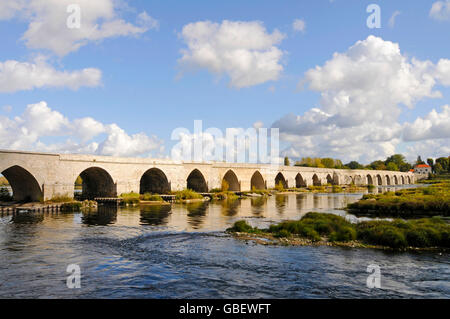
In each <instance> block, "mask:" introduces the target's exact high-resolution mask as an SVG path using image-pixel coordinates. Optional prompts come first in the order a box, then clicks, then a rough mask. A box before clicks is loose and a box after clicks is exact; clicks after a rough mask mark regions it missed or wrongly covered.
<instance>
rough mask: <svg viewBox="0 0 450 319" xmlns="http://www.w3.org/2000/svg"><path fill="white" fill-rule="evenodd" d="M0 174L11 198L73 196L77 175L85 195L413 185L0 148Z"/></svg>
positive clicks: (386, 175) (337, 174)
mask: <svg viewBox="0 0 450 319" xmlns="http://www.w3.org/2000/svg"><path fill="white" fill-rule="evenodd" d="M0 173H1V174H2V175H3V176H5V177H6V179H7V180H8V181H9V183H10V185H11V187H12V189H13V194H14V198H15V199H16V200H39V199H42V198H43V199H45V200H47V199H51V198H52V197H54V196H58V195H65V196H73V194H74V183H75V180H76V179H77V177H78V176H81V178H82V180H83V186H82V187H83V195H84V196H86V197H88V198H95V197H114V196H117V195H120V194H122V193H128V192H131V191H134V192H140V193H146V192H151V193H166V192H168V191H176V190H182V189H185V188H190V189H193V190H195V191H197V192H208V191H210V190H211V189H213V188H221V185H222V181H223V180H225V181H226V182H227V183H228V185H229V190H231V191H249V190H251V189H253V188H254V189H266V188H273V187H275V185H277V184H279V183H282V184H283V186H284V187H285V188H287V187H305V186H310V185H325V184H328V183H330V184H333V185H344V184H351V183H354V184H356V185H367V184H373V185H400V184H413V183H414V182H415V178H414V174H413V173H410V172H393V171H375V170H348V169H331V168H312V167H297V166H274V165H270V164H243V163H225V162H201V163H194V162H189V163H188V162H181V161H180V162H177V161H173V160H168V159H153V158H126V157H112V156H97V155H77V154H51V153H38V152H25V151H9V150H0Z"/></svg>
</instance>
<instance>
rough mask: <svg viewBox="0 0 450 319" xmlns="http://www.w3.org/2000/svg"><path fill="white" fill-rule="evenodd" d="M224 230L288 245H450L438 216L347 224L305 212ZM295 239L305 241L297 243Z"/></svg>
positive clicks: (447, 228) (449, 234) (449, 236)
mask: <svg viewBox="0 0 450 319" xmlns="http://www.w3.org/2000/svg"><path fill="white" fill-rule="evenodd" d="M227 231H228V232H231V233H247V234H252V235H256V237H258V236H262V237H265V238H273V239H283V240H284V242H285V243H286V242H287V243H288V244H289V243H291V244H314V243H316V244H328V243H335V244H337V245H340V244H343V243H351V245H352V246H353V247H367V246H368V245H369V247H379V248H392V249H406V248H450V225H449V224H448V223H447V222H445V221H444V220H442V219H441V218H439V217H433V218H424V219H417V220H413V221H403V220H393V221H369V222H361V223H359V224H351V223H349V222H348V221H346V220H345V219H344V218H343V217H340V216H337V215H333V214H324V213H308V214H306V215H305V216H304V217H303V218H302V219H300V220H297V221H285V222H281V223H279V224H275V225H271V226H270V227H269V228H268V229H258V228H255V227H252V226H250V225H249V224H247V222H245V221H242V220H241V221H238V222H236V223H235V224H234V225H233V227H231V228H229V229H227ZM298 239H306V240H307V241H300V242H299V241H298Z"/></svg>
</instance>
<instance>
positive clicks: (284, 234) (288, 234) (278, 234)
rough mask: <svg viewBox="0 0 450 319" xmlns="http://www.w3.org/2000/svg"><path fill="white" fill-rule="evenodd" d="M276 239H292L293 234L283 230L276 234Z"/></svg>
mask: <svg viewBox="0 0 450 319" xmlns="http://www.w3.org/2000/svg"><path fill="white" fill-rule="evenodd" d="M274 237H277V238H282V237H291V233H290V232H288V231H287V230H286V229H282V230H280V231H279V232H277V233H275V235H274Z"/></svg>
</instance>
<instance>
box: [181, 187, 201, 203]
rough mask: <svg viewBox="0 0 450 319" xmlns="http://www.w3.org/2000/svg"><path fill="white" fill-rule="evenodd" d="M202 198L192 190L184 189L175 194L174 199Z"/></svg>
mask: <svg viewBox="0 0 450 319" xmlns="http://www.w3.org/2000/svg"><path fill="white" fill-rule="evenodd" d="M200 198H203V196H202V195H201V194H199V193H197V192H196V191H193V190H192V189H189V188H187V189H184V190H182V191H178V192H175V199H177V200H184V199H200Z"/></svg>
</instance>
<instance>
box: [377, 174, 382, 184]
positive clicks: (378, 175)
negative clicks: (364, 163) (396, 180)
mask: <svg viewBox="0 0 450 319" xmlns="http://www.w3.org/2000/svg"><path fill="white" fill-rule="evenodd" d="M376 181H377V185H383V178H382V177H381V175H380V174H377V176H376Z"/></svg>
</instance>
